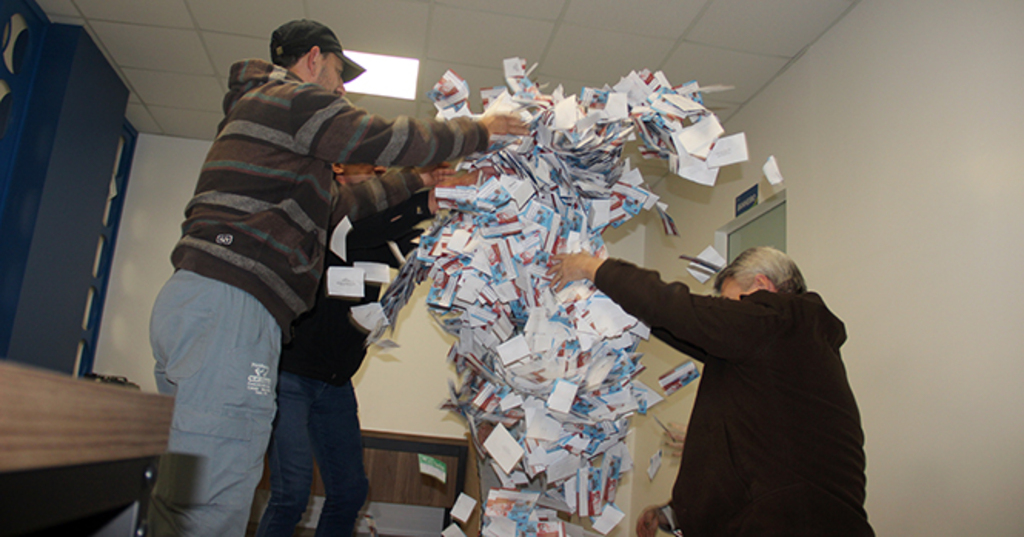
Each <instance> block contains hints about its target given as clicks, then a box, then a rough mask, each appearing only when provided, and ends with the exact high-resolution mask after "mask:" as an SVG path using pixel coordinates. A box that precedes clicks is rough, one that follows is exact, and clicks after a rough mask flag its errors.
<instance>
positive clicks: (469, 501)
mask: <svg viewBox="0 0 1024 537" xmlns="http://www.w3.org/2000/svg"><path fill="white" fill-rule="evenodd" d="M474 507H476V500H474V499H473V498H472V497H471V496H469V495H467V494H466V493H465V492H460V493H459V498H458V499H457V500H455V505H453V506H452V510H451V515H452V518H454V519H455V520H458V521H459V522H466V521H468V520H469V517H471V516H473V508H474Z"/></svg>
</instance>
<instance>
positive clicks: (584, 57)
mask: <svg viewBox="0 0 1024 537" xmlns="http://www.w3.org/2000/svg"><path fill="white" fill-rule="evenodd" d="M673 43H674V42H673V41H671V40H668V39H659V38H651V37H643V36H638V35H631V34H622V33H613V32H607V31H594V30H592V29H589V28H584V27H582V26H577V25H570V24H563V25H562V27H561V28H560V29H559V30H558V34H557V35H556V36H555V39H554V42H553V43H552V44H551V50H550V51H548V55H547V58H546V59H545V60H544V63H543V64H541V66H540V71H541V73H542V74H544V75H545V76H549V77H551V78H552V80H554V79H556V78H557V77H558V76H564V77H567V78H570V79H575V80H581V81H585V82H589V83H591V84H596V85H603V84H615V83H616V82H618V81H619V79H620V78H622V77H623V76H626V75H628V74H629V73H630V71H639V70H640V69H645V68H646V69H652V70H653V69H656V68H657V67H658V66H659V65H661V63H662V61H664V59H665V55H666V54H668V52H669V50H670V49H671V48H672V45H673Z"/></svg>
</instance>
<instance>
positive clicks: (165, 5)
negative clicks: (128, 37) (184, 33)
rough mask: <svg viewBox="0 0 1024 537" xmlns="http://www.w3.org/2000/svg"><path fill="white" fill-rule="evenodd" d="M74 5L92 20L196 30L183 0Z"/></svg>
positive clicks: (94, 0)
mask: <svg viewBox="0 0 1024 537" xmlns="http://www.w3.org/2000/svg"><path fill="white" fill-rule="evenodd" d="M75 5H77V6H78V9H79V10H81V11H82V15H85V16H86V17H88V18H90V19H93V20H101V21H113V22H130V23H134V24H147V25H152V26H163V27H174V28H192V27H193V24H192V17H191V16H190V15H189V14H188V8H186V7H185V1H184V0H161V1H160V2H140V1H138V0H76V2H75Z"/></svg>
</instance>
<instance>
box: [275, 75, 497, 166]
mask: <svg viewBox="0 0 1024 537" xmlns="http://www.w3.org/2000/svg"><path fill="white" fill-rule="evenodd" d="M292 105H293V107H294V108H295V109H296V110H297V111H298V113H297V114H296V115H297V117H300V118H302V119H301V121H302V124H301V126H300V127H299V129H298V133H299V134H298V136H297V138H299V139H302V138H303V137H304V136H309V137H310V145H309V152H310V154H311V155H312V156H314V157H316V158H318V159H320V160H324V161H327V162H352V163H367V164H375V165H377V166H429V165H432V164H440V163H442V162H446V161H452V160H456V159H458V158H461V157H464V156H466V155H469V154H470V153H473V152H476V151H484V150H486V149H487V146H488V143H489V137H490V135H489V133H488V131H487V128H486V127H484V126H483V125H482V124H481V123H480V122H478V121H476V120H473V119H470V118H465V117H460V118H455V119H452V120H450V121H424V120H418V119H415V118H412V117H408V116H399V117H397V118H395V119H392V120H388V119H384V118H382V117H380V116H378V115H375V114H370V113H368V112H367V111H366V110H364V109H362V108H358V107H356V106H353V105H352V104H351V103H350V102H349V101H348V100H347V99H345V98H344V97H339V96H337V95H334V94H332V93H330V92H326V91H324V90H322V89H320V88H316V87H312V88H309V87H307V88H306V90H305V91H302V92H300V93H299V94H298V95H296V96H295V98H294V101H293V103H292ZM304 109H308V110H309V112H308V113H302V112H301V110H304Z"/></svg>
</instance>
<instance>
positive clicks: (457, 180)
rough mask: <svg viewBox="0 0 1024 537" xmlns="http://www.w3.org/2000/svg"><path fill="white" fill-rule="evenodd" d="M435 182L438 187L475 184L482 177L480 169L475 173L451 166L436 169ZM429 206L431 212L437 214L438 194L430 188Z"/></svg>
mask: <svg viewBox="0 0 1024 537" xmlns="http://www.w3.org/2000/svg"><path fill="white" fill-rule="evenodd" d="M431 175H433V180H434V184H433V185H432V186H438V187H455V186H470V185H475V184H476V182H477V180H478V179H479V177H480V171H479V170H477V171H475V172H473V173H464V172H457V171H455V170H453V169H451V168H441V169H437V170H434V171H433V173H432V174H431ZM427 206H428V207H429V208H430V214H437V211H438V210H440V207H439V206H438V204H437V194H435V191H434V190H433V189H431V190H430V194H429V195H428V197H427Z"/></svg>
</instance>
